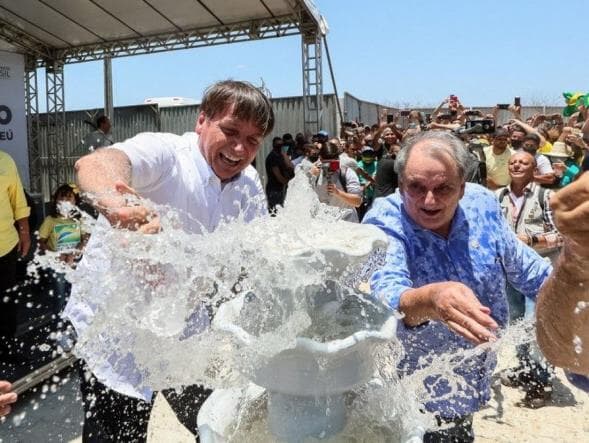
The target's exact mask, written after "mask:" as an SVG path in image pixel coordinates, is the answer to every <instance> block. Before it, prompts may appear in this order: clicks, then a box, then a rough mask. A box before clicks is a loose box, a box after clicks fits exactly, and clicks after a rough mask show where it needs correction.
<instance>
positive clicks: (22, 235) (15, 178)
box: [0, 151, 31, 364]
mask: <svg viewBox="0 0 589 443" xmlns="http://www.w3.org/2000/svg"><path fill="white" fill-rule="evenodd" d="M30 213H31V208H30V207H29V206H28V205H27V200H26V197H25V192H24V189H23V186H22V183H21V181H20V177H19V174H18V169H17V167H16V163H15V162H14V160H13V159H12V157H11V156H10V155H9V154H8V153H6V152H4V151H0V298H1V299H2V300H4V302H3V303H2V305H1V306H2V307H1V308H0V363H5V364H7V363H10V362H14V360H15V359H16V357H17V356H16V352H15V349H16V348H15V346H16V342H15V336H14V335H15V333H16V325H17V323H16V321H17V318H16V316H17V306H18V305H17V302H18V300H16V298H15V297H14V296H13V295H12V292H11V289H12V288H13V287H14V286H15V285H16V283H17V281H16V262H17V259H18V258H19V256H20V257H24V256H26V255H27V254H28V252H29V249H30V247H31V236H30V232H29V219H28V217H29V215H30Z"/></svg>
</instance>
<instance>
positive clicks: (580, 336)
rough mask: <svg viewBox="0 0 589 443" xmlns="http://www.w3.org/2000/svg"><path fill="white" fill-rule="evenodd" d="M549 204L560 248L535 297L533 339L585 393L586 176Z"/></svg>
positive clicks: (588, 329) (588, 339)
mask: <svg viewBox="0 0 589 443" xmlns="http://www.w3.org/2000/svg"><path fill="white" fill-rule="evenodd" d="M550 203H551V207H552V210H553V214H554V221H555V224H556V227H557V229H558V230H559V232H560V233H561V234H562V235H563V237H564V238H565V242H564V245H563V251H562V253H561V257H560V258H559V260H557V261H556V264H555V267H554V268H555V269H554V272H553V273H552V275H551V276H550V278H549V279H548V281H547V282H546V284H544V286H543V287H542V289H541V291H540V294H539V295H538V302H537V305H536V336H537V340H538V345H539V346H540V349H541V350H542V352H543V354H544V355H545V356H546V358H547V359H548V361H550V362H551V363H552V364H554V365H555V366H558V367H561V368H564V369H566V370H568V371H569V372H570V374H569V379H570V380H571V381H573V382H574V383H575V384H576V385H577V386H579V387H581V388H583V389H585V390H586V391H589V351H588V349H587V343H589V309H587V287H588V286H589V271H588V269H589V266H588V263H589V216H588V213H589V174H583V175H582V176H581V177H580V178H579V179H578V180H577V181H575V182H573V183H571V184H570V185H568V186H566V187H564V188H563V189H561V190H560V191H558V192H556V193H555V194H554V195H553V197H552V199H551V201H550Z"/></svg>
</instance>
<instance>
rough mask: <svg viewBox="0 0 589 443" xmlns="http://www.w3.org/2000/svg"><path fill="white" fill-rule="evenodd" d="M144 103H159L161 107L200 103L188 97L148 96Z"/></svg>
mask: <svg viewBox="0 0 589 443" xmlns="http://www.w3.org/2000/svg"><path fill="white" fill-rule="evenodd" d="M143 103H145V104H147V105H158V106H159V107H160V108H165V107H168V106H186V105H198V103H199V102H198V101H197V100H195V99H193V98H186V97H151V98H146V99H145V100H144V101H143Z"/></svg>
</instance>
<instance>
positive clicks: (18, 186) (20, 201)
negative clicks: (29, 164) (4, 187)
mask: <svg viewBox="0 0 589 443" xmlns="http://www.w3.org/2000/svg"><path fill="white" fill-rule="evenodd" d="M11 163H12V165H11V167H12V168H13V180H12V184H11V185H10V187H9V190H8V194H9V198H10V205H11V206H12V212H13V214H14V219H15V220H20V219H21V218H26V217H28V216H29V215H30V213H31V208H29V205H28V204H27V198H26V196H25V191H24V189H23V187H22V182H21V181H20V176H19V175H18V169H17V167H16V163H14V160H11Z"/></svg>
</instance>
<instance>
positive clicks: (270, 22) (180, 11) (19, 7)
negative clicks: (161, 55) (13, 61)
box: [0, 0, 321, 62]
mask: <svg viewBox="0 0 589 443" xmlns="http://www.w3.org/2000/svg"><path fill="white" fill-rule="evenodd" d="M320 22H321V19H320V15H319V12H318V11H317V9H316V7H315V6H314V4H313V2H312V1H311V0H222V1H221V0H173V1H170V0H75V1H72V0H18V1H15V0H0V49H4V50H13V51H17V52H24V53H26V54H31V55H34V56H35V57H36V58H37V59H39V60H52V59H57V60H63V61H65V62H77V61H85V60H90V59H100V58H102V57H104V56H105V55H110V56H122V55H132V54H138V53H146V52H156V51H157V50H170V49H182V48H184V47H195V46H204V45H211V44H222V43H231V42H233V41H243V40H249V39H256V38H270V37H280V36H283V35H292V34H296V33H302V32H304V28H306V27H309V26H311V27H313V28H314V29H317V28H318V27H319V25H320ZM191 41H192V42H193V43H192V44H190V42H191ZM194 42H200V43H199V44H195V43H194Z"/></svg>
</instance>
